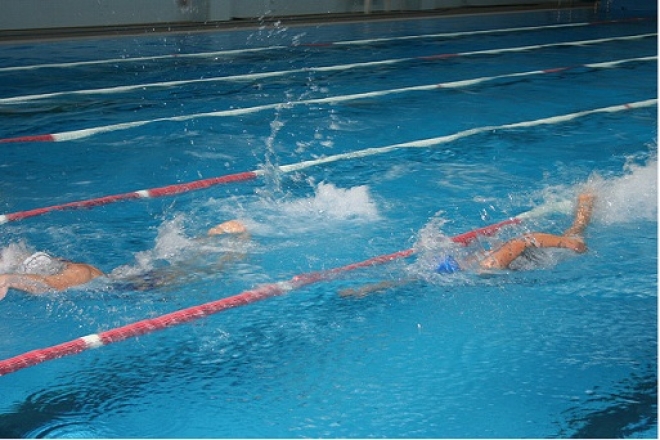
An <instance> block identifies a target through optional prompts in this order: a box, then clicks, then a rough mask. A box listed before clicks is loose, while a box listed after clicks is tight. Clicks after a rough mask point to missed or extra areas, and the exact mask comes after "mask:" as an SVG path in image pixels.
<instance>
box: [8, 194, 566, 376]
mask: <svg viewBox="0 0 660 440" xmlns="http://www.w3.org/2000/svg"><path fill="white" fill-rule="evenodd" d="M570 207H571V204H570V202H557V203H551V204H546V205H542V206H539V207H538V208H535V209H532V210H530V211H527V212H525V213H523V214H520V215H518V216H516V217H512V218H509V219H507V220H504V221H502V222H499V223H495V224H492V225H489V226H486V227H483V228H479V229H474V230H472V231H469V232H466V233H463V234H460V235H457V236H454V237H452V241H454V242H455V243H459V244H463V245H467V244H469V243H470V242H472V241H473V240H475V239H476V238H477V237H479V236H484V235H492V234H495V233H496V232H497V231H499V230H500V229H501V228H503V227H505V226H507V225H512V224H518V223H520V222H522V221H523V220H525V219H529V218H532V217H536V216H539V215H544V214H546V213H547V212H566V211H567V210H568V209H570ZM414 253H415V251H414V249H407V250H403V251H398V252H394V253H391V254H387V255H380V256H377V257H373V258H370V259H368V260H364V261H361V262H358V263H353V264H349V265H346V266H342V267H337V268H334V269H328V270H324V271H320V272H310V273H304V274H300V275H296V276H294V277H293V278H291V279H290V280H288V281H281V282H277V283H271V284H265V285H262V286H259V287H256V288H254V289H251V290H247V291H244V292H242V293H239V294H237V295H234V296H230V297H227V298H223V299H220V300H216V301H211V302H208V303H205V304H201V305H197V306H193V307H189V308H186V309H181V310H178V311H175V312H172V313H167V314H164V315H161V316H158V317H156V318H150V319H145V320H142V321H138V322H135V323H132V324H128V325H125V326H122V327H117V328H114V329H112V330H108V331H104V332H101V333H95V334H91V335H87V336H83V337H80V338H77V339H74V340H72V341H69V342H65V343H62V344H58V345H54V346H51V347H47V348H42V349H38V350H33V351H29V352H27V353H24V354H21V355H18V356H15V357H12V358H9V359H5V360H1V361H0V376H4V375H7V374H10V373H13V372H16V371H18V370H22V369H24V368H28V367H31V366H34V365H38V364H41V363H43V362H46V361H49V360H53V359H58V358H61V357H64V356H69V355H74V354H78V353H81V352H83V351H85V350H88V349H91V348H99V347H102V346H104V345H109V344H112V343H115V342H120V341H123V340H125V339H129V338H135V337H138V336H141V335H144V334H148V333H153V332H156V331H159V330H164V329H166V328H168V327H173V326H176V325H180V324H184V323H186V322H190V321H194V320H197V319H200V318H204V317H207V316H209V315H213V314H216V313H220V312H223V311H225V310H228V309H232V308H235V307H240V306H244V305H247V304H251V303H254V302H257V301H261V300H264V299H267V298H271V297H274V296H279V295H283V294H285V293H288V292H290V291H292V290H296V289H299V288H301V287H304V286H307V285H311V284H315V283H319V282H322V281H327V280H332V279H334V278H336V277H337V276H339V275H341V274H344V273H346V272H350V271H353V270H357V269H361V268H366V267H372V266H376V265H379V264H384V263H388V262H390V261H394V260H397V259H403V258H407V257H409V256H411V255H413V254H414Z"/></svg>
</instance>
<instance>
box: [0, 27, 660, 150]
mask: <svg viewBox="0 0 660 440" xmlns="http://www.w3.org/2000/svg"><path fill="white" fill-rule="evenodd" d="M656 35H657V34H655V33H653V34H640V35H632V36H624V37H611V38H600V39H596V40H581V41H569V42H558V43H548V44H540V45H533V46H518V47H505V48H499V49H486V50H478V51H472V52H459V53H445V54H436V55H428V56H422V57H413V58H395V59H387V60H378V61H368V62H362V63H350V64H338V65H332V66H317V67H303V68H299V69H291V70H280V71H272V72H260V73H250V74H241V75H230V76H218V77H211V78H199V79H190V80H179V81H161V82H155V83H146V84H132V85H123V86H115V87H107V88H102V89H85V90H69V91H64V92H52V93H41V94H35V95H21V96H14V97H7V98H0V104H5V105H8V104H22V103H26V102H30V101H35V100H39V99H52V98H58V97H63V96H76V95H82V96H89V95H93V94H96V95H107V94H114V93H126V92H131V91H134V90H148V89H162V88H171V87H180V86H185V85H190V84H197V83H209V82H246V81H256V80H261V79H267V78H276V77H282V76H287V75H293V74H297V73H310V72H338V71H348V70H353V69H365V68H373V67H378V66H383V65H395V64H401V63H407V62H411V61H416V60H445V59H450V58H457V57H468V56H475V55H498V54H503V53H512V52H526V51H532V50H540V49H547V48H551V47H558V46H559V47H561V46H583V45H591V44H602V43H609V42H614V41H635V40H639V39H643V38H650V37H652V36H656ZM630 61H634V60H630ZM622 62H629V61H626V60H622ZM594 64H595V65H596V66H597V67H598V64H605V63H594ZM576 67H591V66H576ZM597 67H596V68H597ZM600 67H606V66H600ZM609 67H613V66H609ZM547 70H548V69H547ZM549 70H552V69H549ZM543 72H544V71H537V72H535V73H543ZM173 120H177V119H173ZM65 140H66V139H65ZM0 142H2V141H1V140H0Z"/></svg>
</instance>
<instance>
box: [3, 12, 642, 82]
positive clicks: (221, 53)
mask: <svg viewBox="0 0 660 440" xmlns="http://www.w3.org/2000/svg"><path fill="white" fill-rule="evenodd" d="M646 20H648V19H647V18H644V17H640V18H629V19H621V20H604V21H594V22H579V23H561V24H554V25H542V26H528V27H517V28H501V29H487V30H476V31H463V32H449V33H439V34H424V35H409V36H401V37H389V38H371V39H364V40H349V41H335V42H322V43H307V44H305V43H302V44H292V45H289V46H279V45H276V46H266V47H256V48H245V49H226V50H219V51H213V52H197V53H174V54H166V55H153V56H147V57H123V58H111V59H104V60H91V61H73V62H67V63H50V64H33V65H28V66H8V67H0V72H18V71H25V70H37V69H45V68H51V69H54V68H71V67H82V66H94V65H103V64H120V63H139V62H145V61H158V60H167V59H185V58H217V57H222V56H234V55H241V54H249V53H255V52H265V51H271V50H280V49H290V48H292V47H297V46H303V47H324V46H342V45H371V44H376V43H387V42H392V41H405V40H421V39H437V38H448V39H449V38H457V37H462V36H473V35H487V34H498V33H508V32H528V31H538V30H551V29H562V28H574V27H584V26H594V25H607V24H618V23H627V22H638V21H646Z"/></svg>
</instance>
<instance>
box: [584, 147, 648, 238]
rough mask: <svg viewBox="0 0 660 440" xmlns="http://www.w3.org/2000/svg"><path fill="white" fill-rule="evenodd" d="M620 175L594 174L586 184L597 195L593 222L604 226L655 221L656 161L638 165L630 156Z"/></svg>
mask: <svg viewBox="0 0 660 440" xmlns="http://www.w3.org/2000/svg"><path fill="white" fill-rule="evenodd" d="M624 171H625V173H624V174H623V175H622V176H620V177H614V178H610V179H603V178H601V177H599V176H594V178H593V179H592V182H590V183H589V185H591V186H593V187H594V189H595V192H596V195H597V203H596V206H595V209H594V221H598V222H602V223H604V224H607V225H612V224H618V223H630V222H634V221H639V220H648V221H657V212H658V161H657V159H655V158H654V159H651V160H649V161H648V162H647V163H646V164H639V163H637V162H636V161H635V158H629V159H628V161H627V162H626V164H625V167H624Z"/></svg>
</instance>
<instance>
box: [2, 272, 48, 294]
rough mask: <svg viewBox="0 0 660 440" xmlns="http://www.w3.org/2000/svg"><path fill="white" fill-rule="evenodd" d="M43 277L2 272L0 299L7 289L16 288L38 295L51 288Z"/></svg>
mask: <svg viewBox="0 0 660 440" xmlns="http://www.w3.org/2000/svg"><path fill="white" fill-rule="evenodd" d="M44 278H45V277H43V276H41V275H28V274H20V275H19V274H2V275H0V299H3V298H4V297H5V296H6V295H7V291H8V290H9V289H18V290H22V291H23V292H27V293H32V294H34V295H39V294H42V293H46V292H48V291H49V290H51V286H50V285H48V284H47V283H46V282H45V280H44Z"/></svg>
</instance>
